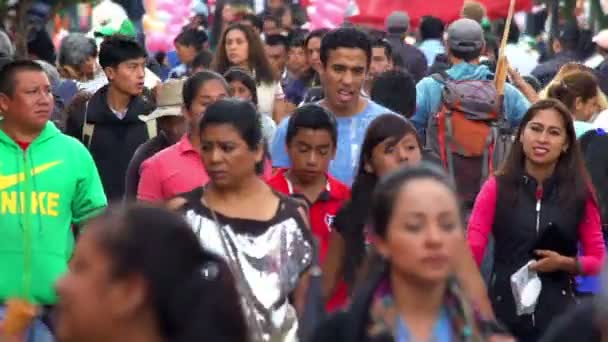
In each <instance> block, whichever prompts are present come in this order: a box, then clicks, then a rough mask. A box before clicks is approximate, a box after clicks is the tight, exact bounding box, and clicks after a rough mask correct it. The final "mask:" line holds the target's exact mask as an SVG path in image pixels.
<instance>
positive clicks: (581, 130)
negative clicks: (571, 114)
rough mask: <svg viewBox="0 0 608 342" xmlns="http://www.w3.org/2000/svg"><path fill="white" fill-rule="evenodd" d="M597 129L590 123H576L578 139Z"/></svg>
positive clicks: (575, 130) (575, 129) (575, 128)
mask: <svg viewBox="0 0 608 342" xmlns="http://www.w3.org/2000/svg"><path fill="white" fill-rule="evenodd" d="M594 129H595V127H593V125H592V124H590V123H589V122H585V121H578V120H576V121H574V132H575V133H576V138H577V139H578V138H580V137H581V136H582V135H583V134H585V133H587V132H589V131H591V130H594Z"/></svg>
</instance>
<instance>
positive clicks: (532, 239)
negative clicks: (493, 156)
mask: <svg viewBox="0 0 608 342" xmlns="http://www.w3.org/2000/svg"><path fill="white" fill-rule="evenodd" d="M490 234H492V235H493V237H494V240H495V250H494V269H493V272H492V276H491V280H490V285H489V290H490V291H489V292H490V297H491V301H492V306H493V308H494V311H495V313H496V317H497V318H498V319H499V320H500V321H501V322H503V323H504V324H506V325H507V326H508V327H509V328H510V329H511V332H512V333H513V334H515V335H516V337H517V338H518V339H519V340H520V341H522V342H536V341H538V338H539V337H540V336H541V335H542V333H543V332H544V331H545V330H546V328H547V326H548V325H549V323H550V322H551V321H552V319H553V318H554V317H556V316H557V315H558V314H560V313H561V312H563V310H565V309H566V308H567V307H568V306H569V305H572V304H574V303H575V301H576V300H575V291H576V286H575V284H574V276H576V275H580V274H584V275H593V274H597V272H599V270H600V268H601V265H602V262H603V258H604V254H605V251H604V241H603V238H602V234H601V230H600V219H599V211H598V208H597V202H596V200H595V198H594V195H593V190H592V185H591V181H590V180H589V178H588V177H587V171H586V170H585V167H584V164H583V159H582V156H581V153H580V151H579V146H578V143H577V141H576V136H575V132H574V126H573V123H572V115H571V114H570V112H569V111H568V109H566V107H565V106H564V105H563V104H562V103H561V102H559V101H556V100H542V101H539V102H537V103H535V104H534V105H533V106H532V107H530V109H529V110H528V112H527V113H526V115H525V116H524V118H523V120H522V122H521V125H520V127H519V130H518V132H517V140H515V142H514V143H513V146H512V147H511V153H510V155H509V157H508V158H507V160H506V161H505V163H504V165H503V166H502V168H501V169H500V170H499V172H497V174H496V176H495V177H491V178H489V179H488V180H487V182H486V183H485V184H484V185H483V187H482V189H481V191H480V193H479V195H478V196H477V199H476V201H475V207H474V208H473V213H472V215H471V218H470V220H469V226H468V236H467V239H468V241H469V245H470V246H471V249H472V250H473V254H474V256H475V258H476V260H477V262H478V264H480V263H481V260H482V258H483V253H484V249H485V246H486V244H487V241H488V236H489V235H490ZM579 245H580V248H581V253H580V255H578V251H579ZM526 265H528V268H529V269H530V270H532V271H534V272H537V273H538V275H539V278H540V281H541V282H542V290H541V291H540V295H539V296H538V299H537V304H536V306H535V308H534V309H533V311H532V313H531V314H530V313H528V314H526V313H524V312H520V313H519V314H518V311H517V310H516V301H515V298H514V295H513V291H512V289H511V276H512V275H513V274H514V273H515V272H516V271H518V270H519V269H521V268H523V267H525V266H526Z"/></svg>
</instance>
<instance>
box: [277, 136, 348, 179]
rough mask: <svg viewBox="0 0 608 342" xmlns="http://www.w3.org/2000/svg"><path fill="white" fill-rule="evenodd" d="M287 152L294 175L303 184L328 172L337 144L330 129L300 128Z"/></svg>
mask: <svg viewBox="0 0 608 342" xmlns="http://www.w3.org/2000/svg"><path fill="white" fill-rule="evenodd" d="M287 154H289V158H290V159H291V165H292V166H291V173H292V175H294V176H295V177H297V179H298V180H299V181H300V182H301V183H302V184H308V183H312V182H314V181H315V180H316V179H318V178H317V177H322V176H323V175H324V174H325V173H326V172H327V170H328V169H329V163H330V162H331V160H332V159H334V157H335V155H336V146H335V145H334V142H333V140H332V138H331V133H330V132H329V131H328V130H326V129H312V128H300V129H298V131H297V133H296V135H295V136H294V137H293V139H292V140H291V142H290V143H289V144H288V145H287Z"/></svg>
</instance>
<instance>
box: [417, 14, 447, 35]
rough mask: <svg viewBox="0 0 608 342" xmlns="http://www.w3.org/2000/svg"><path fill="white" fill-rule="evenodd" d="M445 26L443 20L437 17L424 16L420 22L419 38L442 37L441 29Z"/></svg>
mask: <svg viewBox="0 0 608 342" xmlns="http://www.w3.org/2000/svg"><path fill="white" fill-rule="evenodd" d="M444 29H445V26H444V25H443V21H441V19H439V18H437V17H433V16H426V17H424V18H422V22H421V23H420V38H421V40H427V39H443V30H444Z"/></svg>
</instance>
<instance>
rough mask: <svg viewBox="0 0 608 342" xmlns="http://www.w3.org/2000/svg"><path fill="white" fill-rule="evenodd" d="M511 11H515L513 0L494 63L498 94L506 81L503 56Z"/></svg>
mask: <svg viewBox="0 0 608 342" xmlns="http://www.w3.org/2000/svg"><path fill="white" fill-rule="evenodd" d="M513 12H515V0H511V3H510V4H509V14H508V16H507V21H506V22H505V30H504V32H503V33H502V41H501V42H500V49H499V50H498V51H499V52H498V61H497V63H496V74H495V78H494V82H496V90H497V91H498V95H501V96H502V95H504V94H505V82H506V81H507V72H508V70H507V58H506V57H505V47H506V46H507V41H508V40H509V32H510V31H511V23H512V21H513Z"/></svg>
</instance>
